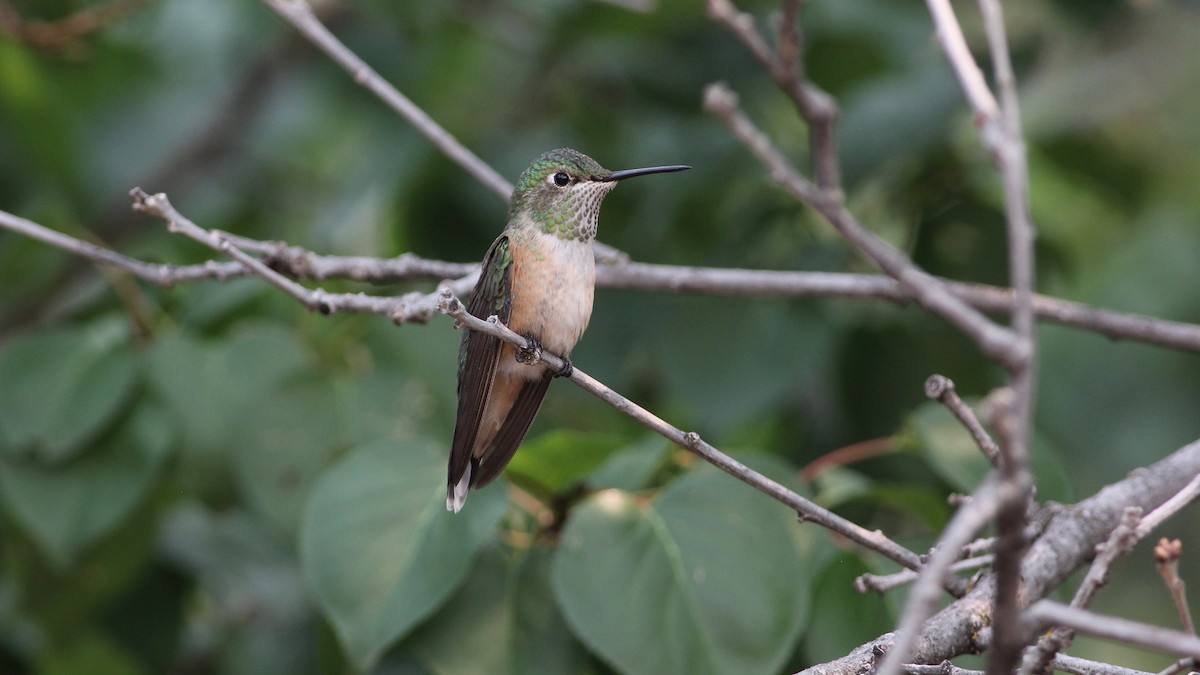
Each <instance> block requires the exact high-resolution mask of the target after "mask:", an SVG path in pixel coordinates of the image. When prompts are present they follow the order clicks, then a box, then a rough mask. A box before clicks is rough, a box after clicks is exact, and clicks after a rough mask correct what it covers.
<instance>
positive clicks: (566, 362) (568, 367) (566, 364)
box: [554, 356, 575, 377]
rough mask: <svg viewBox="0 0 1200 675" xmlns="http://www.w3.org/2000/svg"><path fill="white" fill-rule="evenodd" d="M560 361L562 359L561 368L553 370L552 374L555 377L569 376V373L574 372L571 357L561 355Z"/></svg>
mask: <svg viewBox="0 0 1200 675" xmlns="http://www.w3.org/2000/svg"><path fill="white" fill-rule="evenodd" d="M562 361H563V365H562V368H559V369H558V370H557V371H555V372H554V376H555V377H570V376H571V374H572V373H574V372H575V366H574V365H573V364H572V363H571V359H568V358H567V357H565V356H564V357H562Z"/></svg>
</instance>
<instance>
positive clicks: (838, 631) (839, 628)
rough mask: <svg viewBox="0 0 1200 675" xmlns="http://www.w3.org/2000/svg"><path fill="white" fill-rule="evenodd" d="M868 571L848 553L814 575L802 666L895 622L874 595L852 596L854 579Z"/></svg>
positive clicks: (820, 660)
mask: <svg viewBox="0 0 1200 675" xmlns="http://www.w3.org/2000/svg"><path fill="white" fill-rule="evenodd" d="M867 572H872V573H876V574H878V573H882V570H877V569H871V568H869V567H867V565H866V564H865V563H864V562H863V560H862V559H861V558H860V557H859V556H858V555H857V554H855V553H854V552H852V551H841V552H839V553H838V554H835V555H834V556H832V557H831V559H830V560H829V563H828V564H827V565H825V566H824V568H823V569H822V570H820V573H819V574H815V575H814V577H815V579H816V582H815V583H814V584H813V589H814V590H813V608H812V613H813V616H819V617H821V620H820V621H813V622H812V623H811V624H810V625H809V627H808V628H807V629H806V630H805V631H804V640H803V643H804V655H805V657H806V659H805V660H806V662H807V663H806V664H805V665H811V664H813V663H825V662H827V661H831V660H833V659H836V658H839V657H842V656H845V655H846V654H847V653H848V652H849V651H850V650H851V649H854V648H855V647H857V646H858V645H860V644H863V643H864V642H866V641H868V640H872V639H874V638H875V637H877V636H879V635H881V634H883V633H886V632H888V631H889V630H893V629H895V627H896V623H895V620H894V618H893V615H892V613H891V611H889V607H888V604H887V601H886V599H884V598H883V597H881V596H880V595H879V594H878V593H855V592H854V590H853V589H854V580H855V579H856V578H858V576H859V575H862V574H865V573H867Z"/></svg>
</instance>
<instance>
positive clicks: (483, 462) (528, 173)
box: [446, 148, 691, 513]
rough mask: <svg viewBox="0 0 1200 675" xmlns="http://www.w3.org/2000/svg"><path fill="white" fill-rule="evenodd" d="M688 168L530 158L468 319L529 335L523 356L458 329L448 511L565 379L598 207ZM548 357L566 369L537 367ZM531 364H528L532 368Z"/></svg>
mask: <svg viewBox="0 0 1200 675" xmlns="http://www.w3.org/2000/svg"><path fill="white" fill-rule="evenodd" d="M690 168H691V167H688V166H678V165H673V166H654V167H648V168H644V169H628V170H625V171H609V170H608V169H605V168H604V167H602V166H600V164H599V163H597V162H596V160H594V159H592V158H591V157H588V156H587V155H585V154H583V153H581V152H578V151H576V150H571V149H569V148H562V149H559V150H551V151H550V152H547V153H546V154H544V155H542V156H541V157H539V158H537V159H536V160H534V162H533V163H532V164H530V165H529V168H527V169H525V172H524V173H522V174H521V178H520V180H519V181H517V186H516V188H515V189H514V190H513V195H512V199H511V200H510V202H509V209H508V224H507V226H506V227H505V228H504V231H503V232H502V233H501V234H500V236H499V237H498V238H497V239H496V241H495V242H493V243H492V245H491V247H490V248H489V249H488V252H487V255H486V256H485V257H484V260H483V267H482V269H481V270H480V273H479V281H478V282H476V284H475V290H474V292H473V293H472V294H471V301H470V303H469V304H468V305H467V311H469V312H470V313H471V314H473V315H474V316H477V317H479V318H481V319H486V318H488V317H489V316H492V315H495V316H496V317H497V318H498V319H499V320H500V322H501V323H503V324H504V325H506V326H508V327H509V328H511V329H512V330H513V331H515V332H517V333H519V334H521V335H523V336H525V339H526V340H527V342H528V347H527V348H526V349H518V348H516V347H514V346H513V345H511V344H509V343H507V342H502V341H501V340H499V339H497V338H495V337H492V336H490V335H486V334H484V333H479V332H476V331H472V330H470V329H464V330H463V335H462V341H461V342H460V344H459V349H458V416H457V418H456V420H455V426H454V441H453V443H452V445H451V450H450V462H449V464H450V466H449V471H448V477H447V482H446V509H447V510H450V511H453V512H455V513H458V511H459V510H461V509H462V507H463V504H465V503H466V501H467V493H468V492H469V491H470V490H472V489H478V488H481V487H483V486H485V485H487V484H488V483H490V482H492V481H493V480H495V478H496V477H497V476H499V475H500V472H501V471H503V470H504V467H505V466H506V465H507V464H508V462H509V460H511V459H512V456H513V454H514V453H516V451H517V447H518V446H520V445H521V440H522V439H524V438H525V433H526V432H528V431H529V425H530V424H532V423H533V418H534V416H535V415H537V411H538V409H539V408H540V407H541V406H542V399H543V398H545V396H546V389H547V388H549V386H550V380H551V379H552V378H553V377H555V376H558V377H569V376H570V374H571V371H572V366H571V362H570V360H569V358H568V357H569V355H570V353H571V349H572V348H573V347H574V346H575V343H577V342H578V341H579V338H580V336H582V335H583V331H584V329H586V328H587V325H588V320H589V319H590V318H591V315H592V295H593V291H594V288H595V282H596V263H595V256H594V254H593V252H592V240H593V239H595V237H596V224H597V220H598V218H599V215H600V202H601V201H603V200H604V197H605V195H607V194H608V193H609V192H610V191H611V190H612V189H613V188H614V187H616V185H617V183H618V182H619V181H622V180H625V179H626V178H633V177H634V176H645V175H647V174H652V173H666V172H670V171H683V170H685V169H690ZM543 349H545V350H548V351H550V352H551V353H553V354H557V355H559V356H561V357H563V359H564V361H565V362H566V365H565V367H564V368H563V369H562V370H553V369H551V368H549V367H548V366H546V365H545V364H544V363H540V362H539V360H540V355H541V351H542V350H543ZM529 364H533V365H529Z"/></svg>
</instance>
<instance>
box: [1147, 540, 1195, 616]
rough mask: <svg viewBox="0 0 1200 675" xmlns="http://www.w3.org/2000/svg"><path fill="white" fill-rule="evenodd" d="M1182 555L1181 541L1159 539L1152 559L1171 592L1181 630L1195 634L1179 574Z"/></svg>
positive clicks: (1184, 585)
mask: <svg viewBox="0 0 1200 675" xmlns="http://www.w3.org/2000/svg"><path fill="white" fill-rule="evenodd" d="M1182 555H1183V542H1182V541H1180V540H1178V539H1166V538H1165V537H1164V538H1163V539H1160V540H1159V542H1158V545H1157V546H1155V547H1154V561H1155V562H1156V563H1158V573H1159V574H1160V575H1162V578H1163V583H1165V584H1166V585H1167V590H1168V591H1170V593H1171V601H1172V602H1174V603H1175V611H1177V612H1179V623H1180V624H1182V626H1183V630H1185V631H1187V632H1189V633H1191V634H1192V635H1195V634H1196V625H1195V624H1194V623H1192V611H1191V610H1190V609H1189V608H1188V603H1187V584H1185V583H1184V582H1183V579H1182V578H1181V577H1180V576H1179V558H1180V556H1182Z"/></svg>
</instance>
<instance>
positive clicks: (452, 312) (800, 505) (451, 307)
mask: <svg viewBox="0 0 1200 675" xmlns="http://www.w3.org/2000/svg"><path fill="white" fill-rule="evenodd" d="M438 306H439V309H440V310H441V311H442V312H443V313H444V314H447V315H448V316H451V317H453V318H454V320H455V321H456V322H458V323H459V324H461V325H463V326H466V327H467V328H469V329H471V330H476V331H480V332H483V333H487V334H488V335H491V336H493V337H496V338H499V339H501V340H504V341H506V342H509V343H511V344H513V345H515V346H517V347H519V348H522V349H525V348H527V347H528V342H527V341H526V339H525V338H524V337H523V336H521V335H519V334H517V333H514V332H513V331H511V330H509V329H508V327H507V326H505V325H504V324H502V323H500V322H499V321H497V320H496V318H495V317H494V316H493V317H490V318H488V319H487V320H484V319H480V318H478V317H476V316H473V315H472V314H471V313H470V312H468V311H467V310H466V308H465V307H464V306H463V304H462V303H461V302H460V301H459V300H458V298H457V297H455V296H454V294H453V293H450V292H449V291H446V290H443V291H442V295H441V300H440V302H439V305H438ZM540 359H541V360H542V361H544V362H545V363H546V365H548V366H549V367H550V368H551V369H557V370H561V369H562V368H563V367H564V366H565V365H566V362H565V361H563V359H562V358H560V357H559V356H558V355H555V354H551V353H549V352H545V351H543V352H542V353H541V357H540ZM568 379H570V380H571V381H572V382H574V383H575V384H576V385H578V386H579V388H580V389H583V390H584V391H586V392H588V393H589V394H591V395H593V396H595V397H596V398H598V399H600V400H602V401H604V402H605V403H608V404H609V405H611V406H612V407H614V408H616V409H617V410H619V411H620V412H622V413H625V414H626V415H628V416H629V417H631V418H633V419H634V420H635V421H637V422H638V423H640V424H642V425H643V426H645V427H646V428H648V429H650V430H651V431H654V432H655V433H658V434H660V435H661V436H663V437H664V438H666V439H667V440H669V441H671V442H672V443H674V444H676V445H678V446H679V447H681V448H683V449H685V450H689V451H691V452H692V453H694V454H696V455H699V456H700V458H701V459H704V460H705V461H707V462H709V463H710V464H712V465H713V466H715V467H717V468H718V469H721V470H722V471H724V472H726V473H728V474H729V475H731V476H733V477H735V478H737V479H738V480H740V481H742V482H744V483H746V484H747V485H749V486H751V487H753V488H754V489H756V490H758V491H759V492H762V493H763V494H765V495H767V496H769V497H771V498H773V499H775V500H776V501H779V502H782V503H784V504H786V505H787V506H789V507H791V508H792V509H793V510H795V511H796V513H797V515H798V516H799V517H800V519H801V520H809V521H812V522H814V523H816V524H818V525H821V526H822V527H825V528H826V529H829V530H831V531H833V532H836V533H838V534H840V535H842V536H844V537H846V538H847V539H850V540H851V541H854V542H856V543H858V544H860V545H862V546H864V547H866V548H868V549H870V550H873V551H877V552H879V553H881V554H882V555H884V556H886V557H887V558H889V559H890V560H893V561H895V562H897V563H899V564H901V565H903V566H904V567H907V568H909V569H920V568H921V561H920V559H919V558H918V557H917V555H916V554H915V553H913V552H912V551H909V550H908V549H906V548H904V547H903V546H900V545H899V544H897V543H895V542H894V541H892V540H891V539H888V537H887V536H886V535H884V534H883V533H882V532H880V531H879V530H873V531H872V530H867V529H866V528H864V527H862V526H860V525H858V524H856V523H853V522H851V521H849V520H846V519H845V518H842V517H841V516H839V515H837V514H836V513H833V512H832V511H829V510H827V509H824V508H822V507H820V506H818V505H816V504H814V503H813V502H811V501H809V500H807V499H805V498H804V497H801V496H800V495H798V494H796V493H795V492H793V491H791V490H789V489H787V488H786V487H784V486H783V485H780V484H779V483H777V482H775V481H773V480H771V479H770V478H767V477H766V476H764V475H762V474H760V473H758V472H757V471H754V470H753V469H751V468H750V467H748V466H746V465H745V464H742V463H741V462H739V461H737V460H736V459H733V458H732V457H730V456H729V455H726V454H725V453H723V452H721V451H720V450H718V449H716V448H715V447H713V446H712V445H710V444H709V443H707V442H706V441H704V440H703V439H702V438H700V436H699V434H697V433H696V432H694V431H683V430H681V429H678V428H676V427H674V426H672V425H670V424H668V423H667V422H665V421H663V420H662V418H660V417H658V416H657V415H655V414H654V413H651V412H650V411H648V410H646V409H645V408H642V407H641V406H639V405H637V404H636V403H634V402H633V401H630V400H629V399H627V398H625V397H624V396H622V395H621V394H619V393H617V392H616V391H614V390H612V389H611V388H609V387H608V386H607V385H605V384H603V383H602V382H599V381H598V380H596V379H594V378H592V377H591V376H590V375H588V374H587V373H585V372H583V371H582V370H580V369H579V368H578V367H574V368H573V369H572V371H571V375H570V377H569V378H568Z"/></svg>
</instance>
